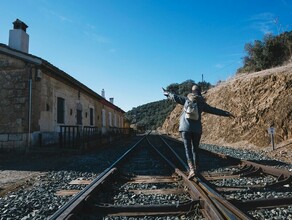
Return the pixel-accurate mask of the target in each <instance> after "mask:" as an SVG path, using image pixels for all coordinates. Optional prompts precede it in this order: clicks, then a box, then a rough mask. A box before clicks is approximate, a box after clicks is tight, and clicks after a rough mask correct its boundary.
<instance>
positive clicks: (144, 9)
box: [0, 0, 292, 111]
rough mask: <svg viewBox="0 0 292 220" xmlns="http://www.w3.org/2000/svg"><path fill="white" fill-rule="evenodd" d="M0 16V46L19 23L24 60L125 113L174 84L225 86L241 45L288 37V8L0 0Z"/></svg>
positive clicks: (247, 1) (290, 1) (249, 1)
mask: <svg viewBox="0 0 292 220" xmlns="http://www.w3.org/2000/svg"><path fill="white" fill-rule="evenodd" d="M0 11H1V13H0V43H4V44H8V38H9V30H10V29H12V28H13V25H12V22H13V21H15V20H16V18H18V19H20V20H21V21H23V22H25V23H26V24H27V25H28V26H29V27H28V29H27V33H28V34H29V36H30V42H29V44H30V45H29V53H31V54H33V55H35V56H39V57H41V58H43V59H45V60H47V61H49V62H50V63H52V64H53V65H55V66H57V67H58V68H60V69H62V70H63V71H65V72H66V73H68V74H70V75H71V76H73V77H74V78H76V79H77V80H79V81H80V82H82V83H83V84H85V85H86V86H88V87H89V88H91V89H92V90H94V91H95V92H97V93H99V94H101V90H102V89H105V95H106V98H107V99H109V98H110V97H114V102H115V104H116V105H117V106H119V107H120V108H122V109H123V110H125V111H128V110H131V109H132V108H133V107H137V106H139V105H142V104H146V103H149V102H154V101H158V100H161V99H164V97H163V95H162V90H161V87H166V86H168V85H169V84H171V83H181V82H183V81H185V80H188V79H192V80H194V81H196V82H199V81H201V78H202V74H203V75H204V80H205V81H207V82H210V83H212V84H216V83H217V82H218V81H219V80H226V79H228V78H230V77H232V76H234V74H235V72H236V70H237V69H238V68H239V67H241V66H242V58H243V57H244V56H245V52H244V45H245V44H246V43H249V42H253V41H254V40H262V39H263V36H264V34H266V33H272V34H278V33H281V32H283V31H290V30H291V29H292V27H291V17H292V0H236V1H234V0H220V1H219V0H217V1H215V0H213V1H211V0H204V1H203V0H200V1H195V0H193V1H187V0H0ZM275 19H278V22H275Z"/></svg>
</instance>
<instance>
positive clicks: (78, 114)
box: [77, 109, 82, 125]
mask: <svg viewBox="0 0 292 220" xmlns="http://www.w3.org/2000/svg"><path fill="white" fill-rule="evenodd" d="M77 124H78V125H82V110H78V109H77Z"/></svg>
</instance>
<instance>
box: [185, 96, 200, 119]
mask: <svg viewBox="0 0 292 220" xmlns="http://www.w3.org/2000/svg"><path fill="white" fill-rule="evenodd" d="M184 111H185V118H186V119H191V120H195V121H196V120H198V119H199V111H198V104H197V102H196V101H191V100H187V104H185V105H184Z"/></svg>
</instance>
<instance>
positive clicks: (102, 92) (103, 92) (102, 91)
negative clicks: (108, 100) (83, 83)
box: [101, 89, 105, 98]
mask: <svg viewBox="0 0 292 220" xmlns="http://www.w3.org/2000/svg"><path fill="white" fill-rule="evenodd" d="M101 96H102V97H103V98H105V91H104V89H102V90H101Z"/></svg>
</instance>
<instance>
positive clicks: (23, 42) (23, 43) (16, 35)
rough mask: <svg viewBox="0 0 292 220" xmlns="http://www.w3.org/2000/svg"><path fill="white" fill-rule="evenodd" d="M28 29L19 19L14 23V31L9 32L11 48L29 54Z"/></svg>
mask: <svg viewBox="0 0 292 220" xmlns="http://www.w3.org/2000/svg"><path fill="white" fill-rule="evenodd" d="M27 27H28V26H27V25H26V24H25V23H24V22H22V21H20V20H19V19H16V21H14V22H13V30H10V31H9V44H8V45H9V47H11V48H13V49H16V50H20V51H22V52H25V53H28V42H29V35H28V34H27V33H26V28H27Z"/></svg>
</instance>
